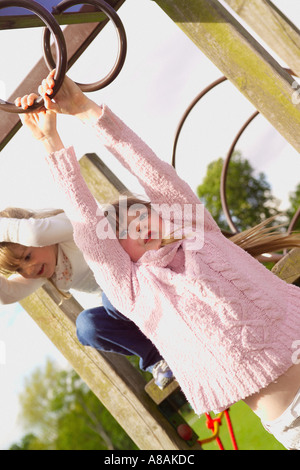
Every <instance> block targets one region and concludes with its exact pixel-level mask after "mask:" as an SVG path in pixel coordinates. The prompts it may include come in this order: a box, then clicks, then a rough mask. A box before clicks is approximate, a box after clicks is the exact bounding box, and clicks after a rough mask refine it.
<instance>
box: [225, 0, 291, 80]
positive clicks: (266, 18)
mask: <svg viewBox="0 0 300 470" xmlns="http://www.w3.org/2000/svg"><path fill="white" fill-rule="evenodd" d="M226 3H228V5H229V6H230V7H231V8H232V9H233V10H234V11H235V12H236V13H237V14H238V15H239V16H240V17H241V18H242V19H243V20H244V21H245V22H246V23H247V24H248V25H249V26H250V27H251V28H252V29H253V31H255V32H256V33H257V34H258V35H259V36H260V37H261V38H262V40H263V41H264V42H265V43H266V44H267V45H268V46H270V47H271V48H272V49H273V51H274V52H275V53H276V54H277V55H278V57H280V58H281V59H282V60H283V61H284V62H285V63H286V65H287V66H288V67H290V68H291V69H292V70H293V72H295V73H296V74H297V75H298V77H300V31H299V29H298V28H297V27H296V26H295V25H294V24H293V23H292V22H291V21H290V19H289V18H287V17H286V16H285V15H284V14H283V13H282V12H281V11H280V10H279V9H278V8H277V7H276V6H275V5H274V4H273V3H272V2H271V1H270V0H251V1H250V2H245V0H226Z"/></svg>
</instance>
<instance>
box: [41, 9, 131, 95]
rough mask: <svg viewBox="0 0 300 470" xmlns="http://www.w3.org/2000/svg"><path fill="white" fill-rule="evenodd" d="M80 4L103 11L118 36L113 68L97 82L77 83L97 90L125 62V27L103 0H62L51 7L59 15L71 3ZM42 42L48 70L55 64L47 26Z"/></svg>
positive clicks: (113, 76)
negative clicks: (116, 53)
mask: <svg viewBox="0 0 300 470" xmlns="http://www.w3.org/2000/svg"><path fill="white" fill-rule="evenodd" d="M81 4H88V5H93V6H95V7H96V8H98V9H99V10H100V11H103V12H104V13H105V14H106V16H107V17H108V18H109V19H110V20H111V21H112V22H113V24H114V26H115V28H116V31H117V36H118V55H117V59H116V61H115V63H114V65H113V68H112V69H111V71H110V72H109V73H108V74H107V75H106V77H104V78H103V79H101V80H99V81H98V82H94V83H91V84H83V83H77V85H78V86H79V88H80V89H81V90H82V91H83V92H90V91H97V90H100V89H101V88H104V87H106V86H107V85H109V84H110V83H111V82H112V81H113V80H114V79H115V78H116V77H117V75H118V74H119V73H120V71H121V69H122V67H123V65H124V62H125V57H126V52H127V39H126V33H125V29H124V26H123V23H122V22H121V20H120V17H119V16H118V15H117V13H116V11H115V10H114V9H113V8H112V7H111V6H110V5H109V4H108V3H106V2H104V1H103V0H87V1H82V0H63V1H62V2H61V3H59V4H58V5H57V6H56V7H54V8H53V10H52V14H55V15H59V14H60V13H62V12H63V11H65V10H67V9H68V8H70V7H72V6H73V5H81ZM43 42H44V58H45V62H46V64H47V66H48V68H49V70H53V68H55V64H54V60H53V57H52V54H51V50H50V31H49V29H48V28H45V29H44V35H43ZM75 83H76V82H75Z"/></svg>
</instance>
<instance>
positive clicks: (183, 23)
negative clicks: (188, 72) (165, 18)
mask: <svg viewBox="0 0 300 470" xmlns="http://www.w3.org/2000/svg"><path fill="white" fill-rule="evenodd" d="M155 1H156V3H157V4H158V5H159V6H160V7H161V8H162V9H163V10H164V11H165V12H166V13H167V14H168V15H169V16H170V17H171V18H172V20H173V21H174V22H175V23H176V24H177V25H178V26H179V27H180V28H181V29H182V30H183V31H184V32H185V33H186V34H187V35H188V36H189V38H190V39H191V40H192V41H193V42H194V43H195V44H196V45H197V46H198V47H199V49H201V50H202V51H203V52H204V53H205V54H206V55H207V57H208V58H209V59H210V60H211V61H212V62H213V63H214V64H215V65H216V66H217V67H218V68H219V69H220V70H221V71H222V73H223V74H224V75H225V76H226V77H227V78H228V79H229V80H230V81H231V82H232V83H233V84H234V85H235V86H236V87H237V88H238V90H239V91H240V92H241V93H242V94H243V95H244V96H245V97H246V98H247V99H248V100H249V101H250V102H251V103H252V104H253V105H254V106H255V108H256V109H257V110H258V111H260V112H261V113H262V114H263V115H264V116H265V117H266V118H267V119H268V120H269V122H270V123H271V124H272V125H273V126H274V127H275V129H277V130H278V131H279V132H280V133H281V134H282V135H283V137H285V139H286V140H287V141H288V142H289V143H290V144H291V145H292V146H293V147H294V148H295V149H296V150H298V151H300V141H299V129H300V105H299V104H294V103H293V96H294V94H295V89H294V88H293V86H292V85H293V82H294V79H293V78H292V77H290V76H289V74H288V73H287V72H286V71H284V70H283V69H282V67H280V65H279V64H278V63H277V62H276V61H275V60H274V59H273V58H272V56H271V55H270V54H268V53H267V52H266V51H265V49H264V48H263V47H262V46H261V45H260V44H259V43H258V42H257V41H256V40H255V39H254V38H253V37H252V36H251V35H250V34H249V33H248V32H247V31H246V30H245V28H244V27H242V26H241V24H240V23H239V22H238V21H237V20H235V19H234V17H233V16H232V15H231V14H230V13H229V12H228V11H227V10H226V9H225V8H224V7H223V6H222V5H221V4H220V3H219V2H218V1H217V0H155ZM182 66H183V67H184V64H182Z"/></svg>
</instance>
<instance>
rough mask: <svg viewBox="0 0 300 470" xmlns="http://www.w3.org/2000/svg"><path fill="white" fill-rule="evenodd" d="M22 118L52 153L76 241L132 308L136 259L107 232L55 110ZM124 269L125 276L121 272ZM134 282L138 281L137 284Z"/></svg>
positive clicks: (101, 278)
mask: <svg viewBox="0 0 300 470" xmlns="http://www.w3.org/2000/svg"><path fill="white" fill-rule="evenodd" d="M20 117H21V119H22V121H23V123H24V124H26V125H27V126H28V127H29V129H30V130H31V132H32V133H33V135H34V137H35V138H37V139H38V140H40V141H41V142H42V143H43V144H44V147H45V148H46V150H47V151H48V152H49V151H50V154H49V156H48V157H47V161H48V163H49V166H50V170H51V172H52V175H53V177H54V180H55V181H56V182H57V185H58V187H60V188H61V189H62V191H61V201H62V207H63V209H64V210H65V213H66V215H67V217H68V218H69V219H70V221H71V222H72V225H73V228H74V241H75V243H76V244H77V246H78V248H79V249H80V250H81V252H82V253H83V255H84V257H85V260H86V262H87V264H88V265H89V267H90V268H91V270H92V271H93V273H94V276H95V279H96V281H97V283H98V285H100V286H101V288H102V289H103V290H104V291H105V293H106V294H107V296H108V298H109V299H110V301H111V302H112V303H113V305H114V306H115V307H116V308H117V309H118V310H121V311H122V312H124V313H125V314H126V313H127V312H129V311H130V310H131V308H132V303H133V299H134V297H135V292H136V290H137V289H138V286H137V285H136V281H133V282H132V276H131V274H132V272H131V270H132V263H131V260H130V257H129V256H128V254H127V253H126V252H125V251H124V250H123V248H122V247H121V245H120V243H119V241H118V240H117V238H116V237H115V235H112V234H107V233H105V228H104V227H106V228H107V227H108V222H107V220H106V218H105V217H104V214H103V212H102V211H101V210H100V208H99V206H98V204H97V202H96V200H95V198H94V197H93V196H92V194H91V192H90V191H89V189H88V187H87V185H86V183H85V181H84V179H83V177H82V175H81V173H80V167H79V164H78V162H77V159H76V156H75V153H74V150H73V148H69V149H65V148H63V144H62V141H61V139H60V137H59V135H58V132H57V129H56V120H55V113H54V112H52V111H48V110H47V111H46V112H42V113H38V114H35V113H26V114H22V115H21V116H20ZM120 273H121V276H120ZM133 284H134V285H133Z"/></svg>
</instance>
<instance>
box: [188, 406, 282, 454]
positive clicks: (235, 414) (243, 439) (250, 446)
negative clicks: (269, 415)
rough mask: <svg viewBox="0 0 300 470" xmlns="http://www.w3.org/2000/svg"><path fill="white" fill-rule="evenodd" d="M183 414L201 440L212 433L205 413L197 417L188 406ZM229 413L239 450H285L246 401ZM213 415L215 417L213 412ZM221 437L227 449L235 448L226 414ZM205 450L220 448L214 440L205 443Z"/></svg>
mask: <svg viewBox="0 0 300 470" xmlns="http://www.w3.org/2000/svg"><path fill="white" fill-rule="evenodd" d="M182 414H183V416H184V417H185V419H186V420H187V422H188V423H189V425H190V426H191V427H192V428H193V430H194V431H195V432H196V434H197V435H198V436H199V439H200V440H201V439H205V438H207V437H210V436H211V435H212V432H211V431H210V430H209V429H207V427H206V424H205V422H206V416H205V415H203V416H201V417H200V418H197V417H196V415H195V414H194V413H193V412H192V411H191V410H188V408H187V407H186V408H185V410H182ZM229 415H230V418H231V422H232V427H233V430H234V434H235V438H236V441H237V445H238V449H239V450H285V448H284V447H283V446H282V445H281V444H280V443H279V442H278V441H277V440H276V439H275V437H274V436H272V435H271V434H269V433H268V432H267V431H266V430H265V429H264V427H263V426H262V424H261V421H260V419H259V418H258V417H257V416H256V415H255V413H253V412H252V411H251V410H250V408H249V407H248V406H247V405H246V404H245V403H244V402H242V401H241V402H238V403H236V404H235V405H233V406H232V407H231V408H230V410H229ZM211 416H212V417H213V418H214V417H215V415H214V414H213V413H211ZM219 437H220V438H221V441H222V444H223V446H224V449H225V450H232V449H233V447H232V443H231V439H230V435H229V433H228V428H227V423H226V419H225V417H224V416H223V419H222V425H221V426H220V434H219ZM203 450H219V447H218V445H217V443H216V441H215V440H214V441H212V442H210V443H207V444H203Z"/></svg>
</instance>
